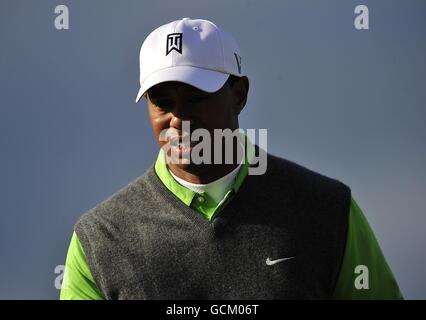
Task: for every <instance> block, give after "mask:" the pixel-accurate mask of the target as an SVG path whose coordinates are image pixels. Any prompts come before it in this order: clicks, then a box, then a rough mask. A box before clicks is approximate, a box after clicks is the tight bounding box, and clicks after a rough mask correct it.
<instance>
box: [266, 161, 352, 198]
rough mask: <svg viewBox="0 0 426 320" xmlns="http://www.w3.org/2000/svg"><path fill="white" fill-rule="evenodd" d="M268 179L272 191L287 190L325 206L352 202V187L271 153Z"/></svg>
mask: <svg viewBox="0 0 426 320" xmlns="http://www.w3.org/2000/svg"><path fill="white" fill-rule="evenodd" d="M266 177H267V179H266V182H267V183H268V185H270V186H271V189H274V188H276V189H277V190H283V189H287V190H290V192H291V193H292V194H294V195H298V196H301V197H305V198H306V199H307V200H308V198H309V200H311V201H318V203H323V204H330V202H335V201H336V200H337V199H341V201H344V202H345V203H348V202H349V201H350V197H351V190H350V187H349V186H348V185H346V184H345V183H343V182H342V181H340V180H338V179H336V178H333V177H330V176H327V175H324V174H322V173H319V172H317V171H314V170H313V169H311V168H308V167H306V166H303V165H301V164H299V163H296V162H294V161H291V160H288V159H285V158H282V157H279V156H276V155H272V154H270V153H268V169H267V174H266Z"/></svg>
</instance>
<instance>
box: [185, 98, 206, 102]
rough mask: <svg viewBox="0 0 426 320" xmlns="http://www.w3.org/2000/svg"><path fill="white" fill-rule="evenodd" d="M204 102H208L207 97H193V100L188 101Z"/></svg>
mask: <svg viewBox="0 0 426 320" xmlns="http://www.w3.org/2000/svg"><path fill="white" fill-rule="evenodd" d="M204 100H206V97H203V96H199V97H193V98H190V99H189V100H188V101H189V102H190V103H199V102H202V101H204Z"/></svg>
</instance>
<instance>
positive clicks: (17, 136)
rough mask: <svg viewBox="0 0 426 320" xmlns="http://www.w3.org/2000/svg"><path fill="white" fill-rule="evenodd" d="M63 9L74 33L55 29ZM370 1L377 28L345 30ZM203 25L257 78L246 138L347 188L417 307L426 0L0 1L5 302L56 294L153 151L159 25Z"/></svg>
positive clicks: (423, 281)
mask: <svg viewBox="0 0 426 320" xmlns="http://www.w3.org/2000/svg"><path fill="white" fill-rule="evenodd" d="M60 4H65V5H67V6H68V8H69V11H70V29H69V30H63V31H59V30H56V29H55V28H54V19H55V14H54V8H55V7H56V6H57V5H60ZM358 4H366V5H367V6H368V7H369V10H370V30H368V31H357V30H355V28H354V25H353V21H354V18H355V14H354V8H355V6H356V5H358ZM183 17H191V18H207V19H210V20H212V21H214V22H216V23H217V24H219V25H221V26H223V27H224V28H225V29H227V30H228V31H229V32H230V33H231V34H233V35H234V37H235V38H236V39H237V41H238V43H239V45H240V48H241V51H242V59H243V67H244V68H245V70H246V72H247V73H248V76H249V79H250V85H251V87H250V94H249V101H248V104H247V106H246V108H245V110H244V111H243V113H242V115H241V118H240V124H241V127H242V128H267V129H268V142H269V144H268V151H270V152H271V153H273V154H276V155H279V156H282V157H284V158H287V159H290V160H292V161H296V162H298V163H300V164H302V165H304V166H307V167H308V168H311V169H313V170H315V171H318V172H320V173H323V174H325V175H328V176H331V177H334V178H337V179H339V180H341V181H343V182H345V183H346V184H348V185H349V186H351V188H352V192H353V195H354V197H355V199H356V200H357V202H358V204H359V205H360V207H361V208H362V209H363V211H364V213H365V215H366V217H367V218H368V220H369V222H370V224H371V226H372V228H373V229H374V231H375V234H376V236H377V238H378V240H379V243H380V245H381V247H382V249H383V251H384V254H385V256H386V258H387V260H388V262H389V264H390V266H391V268H392V270H393V272H394V273H395V276H396V278H397V280H398V282H399V284H400V287H401V289H402V291H403V294H404V295H405V297H406V298H412V299H419V298H423V299H425V298H426V289H425V288H426V256H425V249H424V245H425V243H426V235H425V232H424V230H425V226H426V215H425V213H426V212H425V211H426V210H425V205H424V203H425V196H426V170H425V166H424V165H425V163H426V148H425V147H426V145H425V144H426V143H425V141H426V126H425V120H426V117H425V116H426V112H425V107H426V90H425V89H426V86H425V84H426V59H425V57H426V1H422V0H417V1H416V0H409V1H402V0H398V1H393V0H386V1H384V0H380V1H362V2H361V1H352V0H346V1H341V0H321V1H300V0H297V1H296V0H292V1H251V0H245V1H242V0H233V1H225V0H220V1H218V0H216V1H206V0H204V1H201V0H191V1H190V0H186V1H159V0H156V1H151V0H144V1H136V0H133V1H129V0H127V1H99V0H92V1H82V0H73V1H63V0H61V1H59V0H58V1H50V0H49V1H29V0H25V1H23V0H13V1H12V0H1V2H0V97H1V100H0V101H1V102H0V112H1V113H0V152H1V153H0V154H1V157H0V177H1V183H0V197H1V198H0V200H1V203H2V208H1V214H0V261H1V263H0V298H3V299H5V298H6V299H17V298H23V299H56V298H57V297H58V291H57V290H56V289H55V287H54V280H55V277H56V276H57V275H56V274H55V273H54V269H55V267H56V266H57V265H60V264H64V261H65V256H66V250H67V247H68V244H69V240H70V237H71V234H72V228H73V225H74V223H75V222H76V221H77V219H78V217H79V216H80V215H81V214H82V213H84V212H85V211H86V210H88V209H90V208H92V207H93V206H95V205H96V204H97V203H99V202H100V201H102V200H104V199H105V198H106V197H107V196H109V195H110V194H112V193H113V192H115V191H116V190H118V189H119V188H121V187H122V186H124V185H126V184H127V183H128V182H129V181H130V180H133V179H134V178H135V177H137V176H139V175H141V174H142V173H143V172H144V171H145V169H146V168H147V167H148V166H149V165H150V164H151V163H152V162H153V161H154V159H155V157H156V154H157V151H158V147H157V145H156V144H155V141H154V136H153V134H152V132H151V128H150V125H149V122H148V119H147V112H146V105H145V103H140V104H135V103H134V99H135V96H136V94H137V90H138V85H139V84H138V72H139V70H138V54H139V48H140V45H141V44H142V41H143V39H144V38H145V37H146V36H147V35H148V33H149V32H150V31H151V30H153V29H154V28H156V27H158V26H160V25H162V24H165V23H167V22H169V21H172V20H176V19H179V18H183Z"/></svg>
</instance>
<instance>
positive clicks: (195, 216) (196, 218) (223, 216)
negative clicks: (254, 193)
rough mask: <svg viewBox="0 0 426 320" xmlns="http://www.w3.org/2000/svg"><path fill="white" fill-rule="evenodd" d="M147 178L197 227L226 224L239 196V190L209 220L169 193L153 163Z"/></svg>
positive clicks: (246, 179)
mask: <svg viewBox="0 0 426 320" xmlns="http://www.w3.org/2000/svg"><path fill="white" fill-rule="evenodd" d="M146 175H147V179H148V181H149V183H152V184H153V188H154V189H155V192H156V193H157V194H158V195H159V196H160V197H161V198H163V199H164V201H166V202H167V203H170V204H172V205H173V206H174V207H176V208H178V209H179V211H180V212H182V213H183V214H184V215H185V216H186V217H187V218H188V219H190V220H191V221H193V222H194V223H195V224H196V225H197V226H198V227H200V228H203V229H204V228H206V227H213V228H214V227H216V226H217V225H219V224H220V225H222V224H226V221H228V220H229V219H230V218H231V217H230V216H228V215H229V213H230V212H231V211H233V210H229V209H232V207H233V206H234V205H235V200H236V198H239V195H240V192H237V193H235V194H234V196H233V197H232V198H231V200H230V202H229V203H227V204H226V206H225V207H224V208H223V209H222V210H221V211H220V213H219V214H218V215H217V216H215V217H213V218H212V219H211V220H210V221H209V220H208V219H206V218H205V217H203V216H202V215H201V214H200V213H199V212H197V211H196V210H195V209H193V208H191V207H190V206H186V205H185V204H184V203H183V202H182V201H181V200H179V199H178V198H177V197H176V196H175V195H173V193H171V192H170V191H169V190H168V189H167V187H166V186H165V185H164V184H163V183H162V182H161V180H160V178H159V177H158V176H157V174H156V173H155V169H154V165H152V166H151V167H150V168H149V169H148V170H147V172H146ZM250 180H251V179H250V176H249V175H247V176H246V178H245V179H244V182H243V184H242V186H241V188H244V187H245V186H246V185H247V183H249V182H250Z"/></svg>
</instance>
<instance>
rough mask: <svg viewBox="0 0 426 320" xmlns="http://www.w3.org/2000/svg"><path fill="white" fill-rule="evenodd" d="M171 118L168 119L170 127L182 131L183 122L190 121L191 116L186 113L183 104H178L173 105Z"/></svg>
mask: <svg viewBox="0 0 426 320" xmlns="http://www.w3.org/2000/svg"><path fill="white" fill-rule="evenodd" d="M171 114H172V118H171V119H170V127H171V128H176V129H178V130H182V122H183V121H189V122H190V121H191V115H190V114H189V113H188V108H187V107H185V104H184V103H181V102H178V103H176V104H175V106H174V108H173V110H172V112H171Z"/></svg>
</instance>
